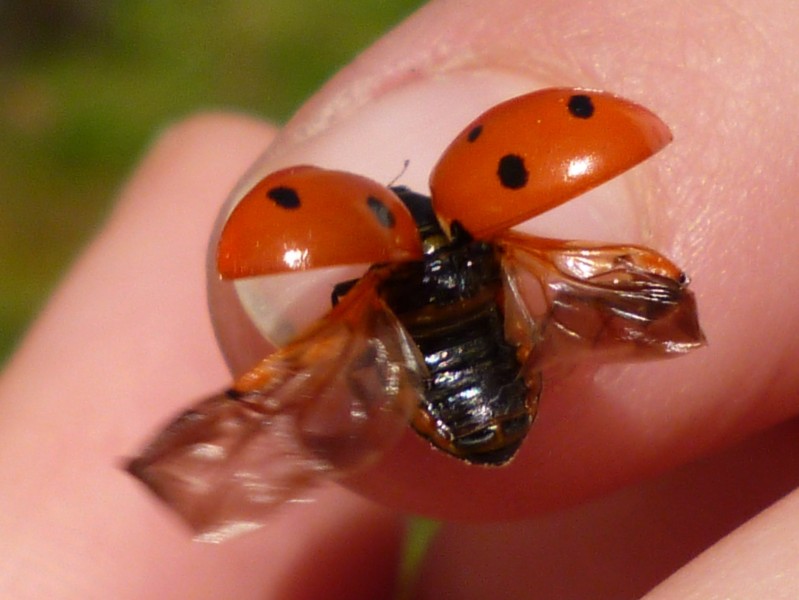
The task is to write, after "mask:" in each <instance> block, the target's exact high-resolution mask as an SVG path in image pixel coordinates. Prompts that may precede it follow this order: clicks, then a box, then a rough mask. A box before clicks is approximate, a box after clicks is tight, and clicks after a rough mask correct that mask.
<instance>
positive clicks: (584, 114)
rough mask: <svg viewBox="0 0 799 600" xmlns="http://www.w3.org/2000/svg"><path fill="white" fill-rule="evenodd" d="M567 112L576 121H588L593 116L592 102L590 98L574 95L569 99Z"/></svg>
mask: <svg viewBox="0 0 799 600" xmlns="http://www.w3.org/2000/svg"><path fill="white" fill-rule="evenodd" d="M569 112H570V113H571V114H572V116H573V117H577V118H578V119H590V118H591V117H592V116H593V115H594V102H593V101H592V100H591V97H590V96H586V95H585V94H576V95H574V96H572V97H571V98H569Z"/></svg>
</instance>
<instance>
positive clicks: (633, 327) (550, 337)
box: [495, 231, 705, 370]
mask: <svg viewBox="0 0 799 600" xmlns="http://www.w3.org/2000/svg"><path fill="white" fill-rule="evenodd" d="M495 241H496V243H497V245H498V246H499V247H500V249H501V251H502V253H503V268H504V270H505V273H506V279H507V285H506V287H507V288H508V290H509V292H510V293H511V294H513V295H514V296H515V297H516V298H518V299H523V300H524V304H525V306H526V307H527V310H528V311H529V314H530V318H531V319H532V321H533V323H534V324H535V327H534V328H533V330H531V331H532V333H531V335H533V336H534V337H535V338H536V340H535V343H534V344H533V348H532V351H531V353H532V355H531V357H530V361H531V362H530V364H529V365H528V367H529V368H533V369H536V370H537V369H541V368H543V367H545V366H548V365H550V364H553V363H558V364H563V363H572V362H575V361H576V360H579V359H580V358H581V357H582V356H584V355H585V354H586V353H591V355H592V356H596V357H599V358H601V359H604V360H636V359H647V358H657V357H665V356H670V355H679V354H683V353H685V352H688V351H689V350H692V349H694V348H696V347H698V346H701V345H703V344H704V342H705V338H704V335H703V333H702V330H701V329H700V327H699V320H698V317H697V311H696V301H695V299H694V295H693V293H692V292H691V291H690V290H689V289H688V278H687V277H686V276H685V274H684V273H683V272H682V271H681V270H680V269H679V268H678V267H677V266H676V265H674V264H673V263H672V262H670V261H669V260H668V259H666V258H665V257H663V256H662V255H660V254H658V253H657V252H655V251H654V250H650V249H648V248H644V247H642V246H613V245H607V244H596V243H590V242H569V241H561V240H552V239H547V238H539V237H534V236H529V235H525V234H521V233H518V232H515V231H506V232H503V233H502V234H501V235H500V236H498V237H497V239H496V240H495ZM525 273H529V274H531V275H532V276H533V278H534V279H533V280H534V282H535V283H536V284H537V286H538V287H539V289H538V290H532V293H530V292H529V291H527V292H526V291H524V288H525V286H527V287H529V281H525V277H524V274H525ZM527 279H528V280H529V278H527ZM536 296H537V297H536Z"/></svg>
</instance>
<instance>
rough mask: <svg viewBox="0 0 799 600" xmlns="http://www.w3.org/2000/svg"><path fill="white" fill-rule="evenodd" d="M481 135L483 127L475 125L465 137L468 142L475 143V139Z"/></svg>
mask: <svg viewBox="0 0 799 600" xmlns="http://www.w3.org/2000/svg"><path fill="white" fill-rule="evenodd" d="M481 133H483V126H482V125H475V126H474V127H472V129H471V131H469V133H468V134H467V135H466V139H467V140H469V141H470V142H473V141H475V140H476V139H477V138H479V137H480V134H481Z"/></svg>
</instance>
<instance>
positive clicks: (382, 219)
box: [366, 196, 396, 229]
mask: <svg viewBox="0 0 799 600" xmlns="http://www.w3.org/2000/svg"><path fill="white" fill-rule="evenodd" d="M366 205H367V206H368V207H369V210H371V211H372V213H374V215H375V217H377V222H378V223H380V224H381V225H382V226H383V227H385V228H387V229H391V228H392V227H394V223H395V222H396V221H395V219H394V213H392V212H391V209H390V208H389V207H388V206H386V204H385V202H383V201H382V200H381V199H380V198H375V197H374V196H369V197H368V198H367V199H366Z"/></svg>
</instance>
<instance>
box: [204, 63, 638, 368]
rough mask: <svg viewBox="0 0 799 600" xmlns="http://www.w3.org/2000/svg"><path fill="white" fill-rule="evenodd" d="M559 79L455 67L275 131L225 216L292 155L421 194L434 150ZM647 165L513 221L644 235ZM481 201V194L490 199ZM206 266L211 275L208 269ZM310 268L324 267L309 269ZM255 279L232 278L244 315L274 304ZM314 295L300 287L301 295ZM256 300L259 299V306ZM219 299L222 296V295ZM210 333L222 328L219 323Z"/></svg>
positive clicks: (624, 236) (616, 237)
mask: <svg viewBox="0 0 799 600" xmlns="http://www.w3.org/2000/svg"><path fill="white" fill-rule="evenodd" d="M564 83H565V82H563V81H544V80H536V79H533V78H531V77H527V76H524V75H521V74H518V73H512V72H497V71H460V72H453V73H450V74H447V75H441V76H436V77H430V78H427V79H423V80H418V81H414V82H411V83H407V84H404V85H402V86H401V87H397V88H394V89H391V90H388V91H386V92H384V93H383V94H382V95H380V96H379V97H377V98H375V99H373V100H371V101H370V102H369V103H368V104H366V105H365V106H363V107H362V108H361V109H359V110H358V111H356V112H354V113H353V114H351V115H349V116H347V117H345V118H341V119H338V120H336V119H335V118H334V119H331V121H332V124H331V125H329V126H328V127H326V128H325V129H324V130H321V131H319V132H317V133H316V134H314V135H313V136H311V137H306V138H304V139H303V140H302V141H301V142H295V141H294V140H295V139H296V136H292V135H285V136H282V137H278V139H277V140H276V141H275V143H274V144H273V145H272V146H271V147H270V148H269V150H268V152H267V153H266V154H265V155H264V156H263V157H262V158H261V159H259V161H257V163H256V164H255V165H253V167H252V169H250V171H249V172H248V174H247V175H246V176H245V177H244V178H243V179H242V182H241V183H240V185H239V186H238V187H237V189H236V190H234V192H233V193H232V195H231V198H230V199H229V201H228V205H227V208H226V209H224V210H223V215H224V214H227V212H229V210H230V209H231V208H232V206H233V205H235V203H236V201H237V200H238V199H239V198H240V197H241V196H242V195H243V194H244V193H245V192H246V191H247V190H248V189H249V188H250V187H252V186H253V185H254V184H255V183H256V182H257V181H258V180H259V179H260V178H262V177H263V176H265V175H266V174H268V173H271V172H273V171H275V170H277V169H281V168H285V167H289V166H293V165H299V164H309V165H316V166H320V167H324V168H328V169H339V170H344V171H349V172H353V173H357V174H359V175H364V176H367V177H370V178H372V179H374V180H375V181H377V182H380V183H383V184H385V185H404V186H408V187H410V188H411V189H413V190H415V191H418V192H422V193H426V194H427V193H429V187H428V177H429V174H430V171H431V170H432V168H433V166H434V165H435V163H436V162H437V160H438V158H439V156H440V155H441V153H442V152H443V151H444V149H445V148H446V147H447V146H448V145H449V143H450V142H451V141H452V140H453V139H454V138H455V137H456V136H457V135H458V134H459V133H460V132H461V131H462V130H463V128H464V127H466V126H467V125H468V124H469V123H470V122H471V121H473V120H474V119H475V118H476V117H477V116H479V115H480V114H481V113H482V112H483V111H485V110H487V109H488V108H491V107H492V106H494V105H496V104H498V103H499V102H502V101H503V100H506V99H508V98H512V97H514V96H518V95H521V94H525V93H528V92H531V91H534V90H536V89H541V88H545V87H552V86H563V85H564ZM606 91H609V92H613V90H606ZM302 118H303V119H313V118H314V115H309V114H307V112H306V113H304V114H303V115H302ZM302 126H303V123H299V122H298V123H290V124H289V126H288V128H289V131H291V130H292V128H295V130H296V128H301V127H302ZM406 163H407V167H406V166H405V165H406ZM647 168H648V166H647V164H646V162H645V163H644V164H643V165H641V166H639V167H636V168H635V169H633V170H632V171H630V172H628V173H625V174H624V175H622V176H620V177H617V178H615V179H613V180H611V181H609V182H607V183H606V184H603V185H601V186H599V187H598V188H595V189H594V190H592V191H590V192H588V193H586V194H583V195H582V196H580V197H579V198H575V199H574V200H572V201H570V202H567V203H566V204H563V205H561V206H559V207H557V208H554V209H553V210H551V211H549V212H547V213H545V214H543V215H539V216H537V217H535V218H534V219H532V220H530V221H528V222H526V223H524V224H523V225H521V226H520V229H522V230H524V231H527V232H530V233H535V234H537V235H544V236H550V237H556V238H568V239H585V240H597V241H607V242H616V243H642V242H644V243H645V242H646V236H647V228H646V224H647V223H648V219H647V218H646V214H647V208H646V207H647V205H648V203H647V202H646V201H642V197H641V196H640V195H639V196H636V194H642V193H643V194H646V193H648V192H647V190H648V189H649V188H651V187H652V186H651V185H648V183H647V181H646V177H645V176H642V174H641V171H642V170H645V169H647ZM650 172H654V171H650ZM478 200H481V199H478ZM483 200H484V201H487V202H488V201H490V198H486V199H483ZM342 218H346V215H342ZM223 219H224V217H223V218H222V219H220V222H219V225H221V223H222V221H223ZM212 243H213V242H212ZM209 269H213V265H211V264H209ZM209 274H210V275H213V271H209ZM280 277H288V276H280ZM291 277H294V276H293V275H291ZM311 277H321V276H320V275H317V274H315V273H314V274H313V275H311ZM211 281H212V286H211V287H212V295H213V294H217V292H218V290H215V288H214V284H213V277H211ZM262 285H266V284H262V283H260V282H244V280H242V282H237V283H236V286H237V290H238V292H237V294H236V295H237V296H238V298H239V300H240V301H241V302H243V303H244V304H245V305H247V306H246V310H247V312H248V313H249V314H250V316H251V317H252V316H253V315H254V314H255V313H257V314H258V315H260V316H261V318H265V317H264V315H272V314H274V313H275V312H279V311H276V310H274V309H275V306H276V305H277V303H276V302H275V301H266V300H265V299H264V296H265V293H264V290H263V289H262V287H261V286H262ZM295 285H296V284H292V285H288V282H286V283H285V284H282V285H281V286H280V287H281V288H283V289H286V288H287V287H294V286H295ZM217 295H218V294H217ZM312 295H313V294H310V293H309V294H306V295H304V296H303V300H302V302H303V304H305V303H306V298H307V297H310V296H312ZM317 295H318V294H317ZM247 299H249V300H247ZM253 299H257V306H256V301H255V300H253ZM217 304H218V302H217ZM222 304H223V305H227V304H229V300H224V301H223V302H222ZM289 304H291V303H289ZM295 304H296V303H295ZM318 304H319V306H318V307H317V308H316V310H315V311H312V312H314V315H315V314H316V313H317V312H318V313H320V314H321V312H323V311H324V310H326V306H329V302H328V300H327V299H326V298H323V299H322V301H321V302H319V303H318ZM309 314H310V313H309ZM242 320H245V319H242ZM291 325H292V327H291V328H289V329H286V331H289V330H290V331H295V330H296V329H297V327H298V326H301V325H302V323H299V324H298V323H295V322H292V323H291ZM284 326H285V323H284V322H283V321H281V322H280V323H279V324H275V323H272V322H271V321H270V324H269V325H268V326H267V327H264V328H262V330H261V333H262V334H264V335H266V336H267V337H271V339H272V340H273V341H282V340H278V339H277V337H278V335H277V334H275V332H276V331H277V330H278V329H280V328H281V327H284ZM217 332H218V333H220V328H219V327H217ZM236 336H238V338H240V337H241V335H240V334H236V335H234V336H232V337H236ZM225 337H226V336H225V335H224V332H222V333H220V338H221V339H222V338H225ZM227 337H230V336H227ZM223 341H224V340H223ZM235 341H236V340H233V341H232V343H235ZM224 345H227V344H225V343H223V346H224ZM246 354H248V355H249V354H251V353H249V352H248V353H246ZM234 362H239V361H234ZM239 366H240V365H239Z"/></svg>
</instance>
